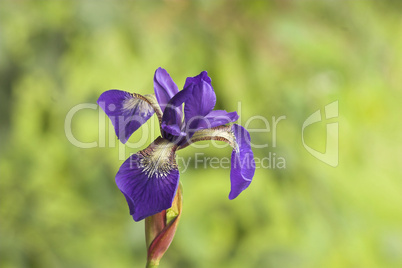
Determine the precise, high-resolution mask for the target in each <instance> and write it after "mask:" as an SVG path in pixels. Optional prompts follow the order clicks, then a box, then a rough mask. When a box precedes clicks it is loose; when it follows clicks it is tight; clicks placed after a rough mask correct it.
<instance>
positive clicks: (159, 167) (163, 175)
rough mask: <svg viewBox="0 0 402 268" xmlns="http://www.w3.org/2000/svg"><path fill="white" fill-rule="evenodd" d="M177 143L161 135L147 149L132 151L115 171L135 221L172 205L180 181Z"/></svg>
mask: <svg viewBox="0 0 402 268" xmlns="http://www.w3.org/2000/svg"><path fill="white" fill-rule="evenodd" d="M175 149H176V147H175V145H174V144H172V143H170V142H169V141H167V140H165V139H163V138H160V137H159V138H158V139H156V140H155V141H154V142H153V143H152V144H151V145H150V146H148V147H147V148H146V149H144V150H142V151H140V152H138V153H136V154H133V155H131V156H130V157H129V158H128V159H127V160H126V161H125V162H124V163H123V165H122V166H121V167H120V169H119V171H118V173H117V174H116V184H117V186H118V188H119V189H120V191H121V192H122V193H123V194H124V196H125V198H126V200H127V204H128V206H129V209H130V214H131V215H132V216H133V219H134V220H135V221H140V220H142V219H144V218H146V217H149V216H151V215H154V214H156V213H159V212H161V211H163V210H166V209H168V208H170V207H171V205H172V202H173V198H174V196H175V194H176V190H177V187H178V185H179V170H178V168H177V164H176V161H175Z"/></svg>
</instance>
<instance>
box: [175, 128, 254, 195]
mask: <svg viewBox="0 0 402 268" xmlns="http://www.w3.org/2000/svg"><path fill="white" fill-rule="evenodd" d="M205 140H219V141H224V142H227V143H228V144H229V145H230V146H232V147H233V151H232V160H231V170H230V182H231V191H230V193H229V199H234V198H236V197H237V196H238V195H239V194H240V193H241V192H242V191H244V190H245V189H246V188H247V187H248V186H249V185H250V183H251V180H252V178H253V176H254V172H255V162H254V155H253V152H252V150H251V145H250V134H249V133H248V131H247V130H246V129H245V128H243V127H242V126H240V125H237V124H233V125H232V126H219V127H214V128H207V129H202V130H199V131H196V132H195V133H194V135H193V136H192V137H191V139H189V140H187V141H186V142H185V143H182V144H180V147H179V149H183V148H185V147H187V146H188V145H190V144H191V143H194V142H197V141H205Z"/></svg>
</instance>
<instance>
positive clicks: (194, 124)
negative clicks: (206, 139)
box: [186, 110, 239, 137]
mask: <svg viewBox="0 0 402 268" xmlns="http://www.w3.org/2000/svg"><path fill="white" fill-rule="evenodd" d="M237 119H239V116H238V114H237V112H230V113H228V112H226V111H224V110H214V111H211V112H209V113H208V114H207V115H206V116H205V117H201V116H199V117H194V118H192V119H191V120H190V121H189V122H187V125H186V132H187V133H188V134H189V137H191V136H192V134H193V133H194V132H196V131H198V130H201V129H207V128H214V127H218V126H222V125H225V124H228V123H232V122H235V121H237Z"/></svg>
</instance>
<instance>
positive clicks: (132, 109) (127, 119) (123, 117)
mask: <svg viewBox="0 0 402 268" xmlns="http://www.w3.org/2000/svg"><path fill="white" fill-rule="evenodd" d="M97 102H98V105H99V106H100V107H101V108H102V110H103V111H104V112H105V113H106V115H107V116H108V117H109V118H110V120H111V122H112V124H113V126H114V129H115V132H116V136H117V138H118V139H119V140H120V141H121V142H122V143H126V142H127V140H128V138H130V136H131V135H132V134H133V133H134V131H136V130H137V129H138V128H139V127H140V126H141V125H142V124H144V123H145V122H146V121H147V120H148V119H149V118H150V117H151V116H152V115H153V114H154V112H155V111H154V109H153V108H152V105H151V104H150V103H149V102H148V101H147V99H146V98H145V97H144V96H141V95H139V94H131V93H128V92H126V91H121V90H115V89H113V90H108V91H106V92H103V93H102V95H100V97H99V99H98V101H97Z"/></svg>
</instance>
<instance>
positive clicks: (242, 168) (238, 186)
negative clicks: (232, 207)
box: [229, 124, 255, 199]
mask: <svg viewBox="0 0 402 268" xmlns="http://www.w3.org/2000/svg"><path fill="white" fill-rule="evenodd" d="M232 131H233V133H234V136H235V138H236V143H237V147H236V148H234V150H233V152H232V160H231V167H232V169H231V170H230V182H231V190H230V193H229V199H234V198H236V197H237V196H238V195H239V194H240V193H241V192H242V191H243V190H245V189H246V188H247V187H248V186H249V185H250V183H251V180H252V178H253V176H254V172H255V162H254V155H253V151H252V150H251V146H250V134H249V133H248V131H247V130H246V129H245V128H243V127H242V126H240V125H237V124H233V126H232Z"/></svg>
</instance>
